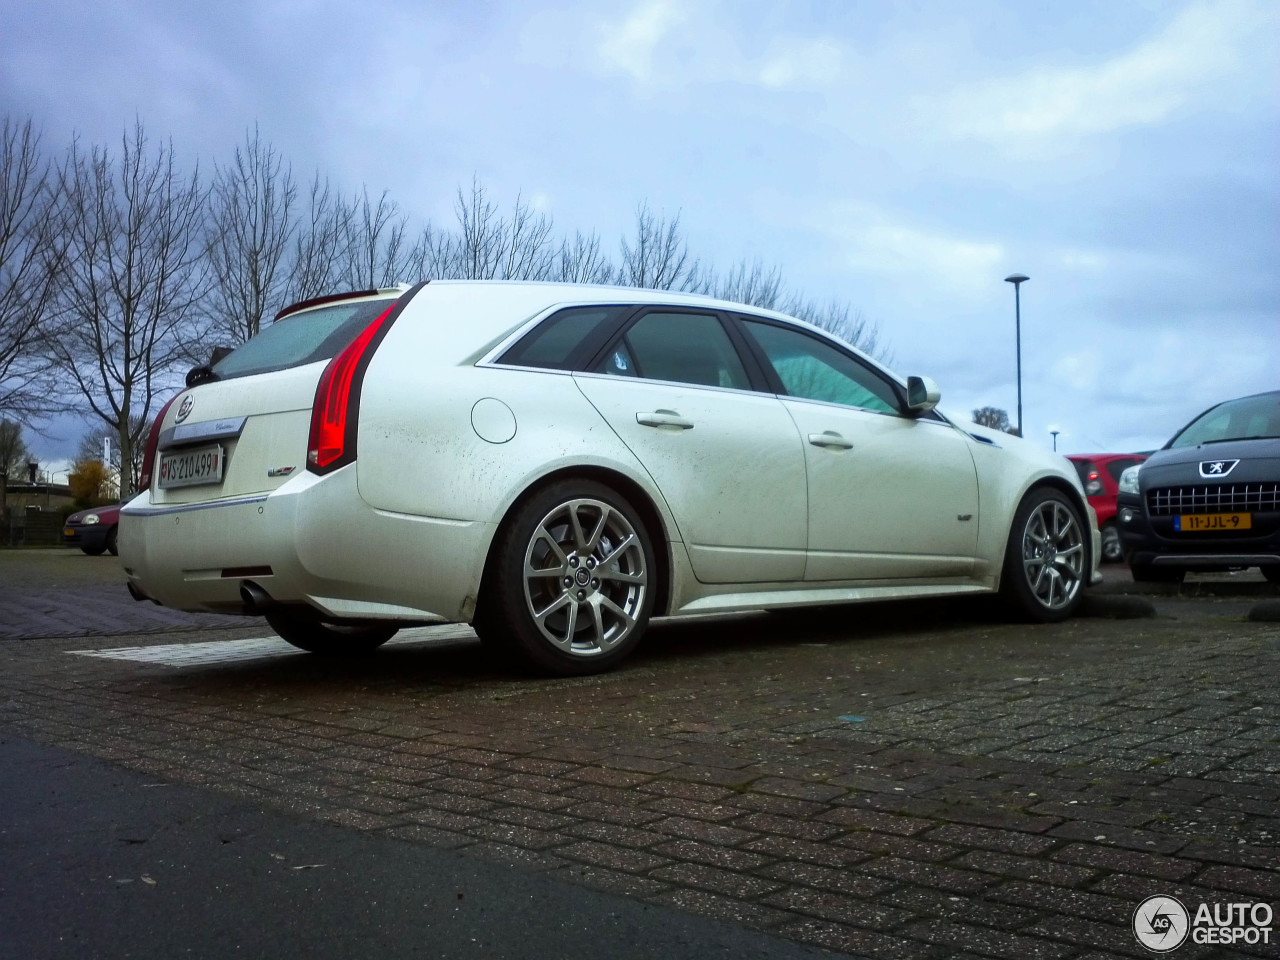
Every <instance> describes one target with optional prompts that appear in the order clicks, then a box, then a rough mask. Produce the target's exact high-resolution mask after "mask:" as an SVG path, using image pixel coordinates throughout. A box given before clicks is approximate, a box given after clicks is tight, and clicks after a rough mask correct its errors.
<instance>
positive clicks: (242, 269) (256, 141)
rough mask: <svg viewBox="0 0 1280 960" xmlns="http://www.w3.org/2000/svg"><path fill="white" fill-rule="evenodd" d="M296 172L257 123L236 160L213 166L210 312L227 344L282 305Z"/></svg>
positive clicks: (253, 330) (250, 332)
mask: <svg viewBox="0 0 1280 960" xmlns="http://www.w3.org/2000/svg"><path fill="white" fill-rule="evenodd" d="M296 195H297V188H296V187H295V185H294V182H293V172H292V170H290V168H289V167H287V166H285V165H284V164H283V161H282V160H281V158H280V155H279V154H278V153H276V151H275V149H274V148H273V147H272V146H271V145H270V144H268V143H263V142H262V140H261V138H260V137H259V135H258V129H257V127H256V126H255V127H254V129H253V132H252V134H246V135H245V143H244V146H243V148H242V147H237V148H236V151H235V154H234V156H233V158H232V162H231V163H230V164H228V165H227V166H225V167H215V172H214V178H213V185H212V189H211V203H212V206H213V209H212V211H211V212H210V218H209V220H210V230H209V237H208V247H207V249H208V257H209V266H210V269H211V270H212V272H213V281H214V282H213V286H212V289H211V291H210V294H211V296H210V298H209V307H208V309H209V312H210V314H211V316H212V317H213V319H214V321H215V324H216V326H217V331H218V333H219V334H220V335H222V336H225V337H227V338H229V340H224V342H230V343H233V344H234V343H242V342H243V341H245V340H248V339H249V338H251V337H253V336H256V335H257V333H258V330H259V329H260V328H261V326H262V320H263V317H265V316H267V315H268V314H269V312H271V311H274V310H277V309H279V308H280V307H281V306H283V305H284V304H283V300H284V298H285V292H284V289H285V286H286V284H287V282H288V279H289V278H288V276H287V274H286V271H285V267H286V264H285V263H284V257H285V254H286V252H287V251H288V246H289V240H290V238H291V237H292V235H293V233H294V229H295V224H294V223H293V212H294V211H293V207H294V201H295V199H296Z"/></svg>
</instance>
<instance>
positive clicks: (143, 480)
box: [138, 393, 182, 493]
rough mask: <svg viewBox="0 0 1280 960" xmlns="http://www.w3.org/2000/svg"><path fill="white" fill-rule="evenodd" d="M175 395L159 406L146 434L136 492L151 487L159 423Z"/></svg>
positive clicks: (175, 397)
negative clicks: (158, 410) (149, 430)
mask: <svg viewBox="0 0 1280 960" xmlns="http://www.w3.org/2000/svg"><path fill="white" fill-rule="evenodd" d="M180 396H182V394H180V393H179V394H178V395H177V396H174V397H171V398H170V400H169V402H168V403H166V404H165V405H164V406H163V407H161V408H160V412H159V413H158V414H156V419H155V422H154V423H152V424H151V432H150V433H148V434H147V450H146V453H144V454H143V455H142V475H141V476H140V477H139V478H138V493H142V491H143V490H147V489H150V487H151V473H152V471H153V470H154V469H155V465H156V446H157V445H158V444H159V443H160V424H162V423H164V415H165V414H166V413H168V412H169V408H170V407H172V406H173V401H174V400H177V399H178V397H180Z"/></svg>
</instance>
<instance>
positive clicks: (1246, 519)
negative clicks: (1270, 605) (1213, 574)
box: [1116, 390, 1280, 583]
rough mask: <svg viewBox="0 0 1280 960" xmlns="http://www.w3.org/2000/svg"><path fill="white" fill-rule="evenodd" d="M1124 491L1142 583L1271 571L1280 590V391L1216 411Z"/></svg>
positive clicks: (1125, 481) (1136, 470) (1130, 545)
mask: <svg viewBox="0 0 1280 960" xmlns="http://www.w3.org/2000/svg"><path fill="white" fill-rule="evenodd" d="M1119 487H1120V492H1119V495H1118V497H1117V504H1116V505H1117V518H1118V520H1119V529H1120V542H1121V545H1122V547H1123V549H1124V556H1125V559H1126V560H1128V562H1129V567H1130V568H1131V569H1132V570H1133V579H1135V580H1139V581H1165V582H1175V583H1176V582H1177V581H1180V580H1181V579H1182V577H1183V574H1185V573H1186V572H1187V571H1188V570H1229V569H1238V568H1242V567H1261V568H1262V572H1263V574H1264V575H1265V576H1266V578H1267V579H1268V580H1270V581H1272V582H1273V583H1274V582H1280V390H1276V391H1273V392H1271V393H1259V394H1255V395H1253V396H1251V397H1241V398H1240V399H1239V400H1228V401H1226V402H1225V403H1220V404H1218V405H1217V406H1215V407H1210V408H1209V409H1208V410H1206V411H1205V412H1204V413H1202V414H1200V416H1198V417H1196V418H1195V419H1194V420H1192V421H1191V422H1190V423H1189V424H1187V425H1186V426H1185V427H1183V428H1182V429H1181V430H1179V431H1178V432H1177V433H1176V434H1174V436H1173V439H1172V440H1170V441H1169V442H1168V443H1167V444H1165V445H1164V447H1163V448H1162V449H1160V450H1157V451H1156V452H1155V453H1154V454H1152V455H1151V457H1150V458H1149V459H1148V460H1147V461H1146V462H1145V463H1142V464H1139V465H1138V466H1134V467H1130V468H1129V469H1128V470H1126V471H1125V472H1124V473H1123V474H1121V476H1120V484H1119Z"/></svg>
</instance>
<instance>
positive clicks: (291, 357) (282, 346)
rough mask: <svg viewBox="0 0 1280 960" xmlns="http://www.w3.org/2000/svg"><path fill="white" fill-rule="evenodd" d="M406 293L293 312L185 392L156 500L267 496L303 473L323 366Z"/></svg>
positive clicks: (159, 440) (172, 409) (159, 469)
mask: <svg viewBox="0 0 1280 960" xmlns="http://www.w3.org/2000/svg"><path fill="white" fill-rule="evenodd" d="M401 292H402V291H401V290H400V289H391V290H382V291H368V292H367V293H366V294H353V295H350V296H347V297H344V298H342V299H340V300H337V301H336V302H334V298H325V301H326V302H322V303H318V304H316V305H315V306H310V307H307V306H306V305H305V304H303V305H301V306H300V307H294V308H288V309H286V310H284V311H281V314H280V315H279V317H278V318H277V319H276V321H275V322H274V323H273V324H271V325H270V326H269V327H266V328H264V329H263V330H262V332H261V333H259V334H258V335H257V336H256V337H254V338H253V339H252V340H250V341H248V342H247V343H244V344H242V345H241V346H239V347H238V348H236V349H235V350H234V351H232V352H231V353H230V354H228V355H227V356H225V357H223V358H222V359H221V360H219V361H218V362H217V363H215V364H214V365H213V366H212V368H211V371H210V373H209V374H208V376H209V378H210V379H209V380H208V382H205V383H200V384H199V385H197V386H193V387H190V388H188V389H187V390H184V391H183V392H182V393H180V394H179V395H178V396H177V397H175V398H174V400H173V401H172V402H171V403H170V405H169V406H168V408H167V409H166V410H165V412H164V414H163V415H162V418H161V420H160V423H159V425H158V426H159V430H158V433H157V435H156V452H155V457H154V461H153V465H152V476H151V491H150V492H151V502H152V503H154V504H184V503H199V502H203V501H211V500H222V499H226V498H230V497H243V496H250V495H253V494H261V493H269V492H270V491H272V490H275V489H276V488H277V487H279V486H280V485H281V484H283V483H285V482H286V481H287V480H288V479H289V478H290V477H292V476H296V475H298V474H299V473H300V472H302V471H303V470H305V469H306V466H307V446H308V438H309V433H310V426H311V412H312V407H313V404H314V402H315V396H316V386H317V384H318V382H319V380H320V376H321V374H322V373H323V372H324V369H325V366H326V365H327V363H328V361H329V360H331V359H332V358H333V357H335V356H336V355H337V354H338V353H340V352H341V351H342V350H343V349H344V348H345V347H346V346H347V345H348V344H350V343H351V342H352V340H354V339H355V338H356V337H357V336H358V335H359V334H360V333H361V331H363V330H364V329H365V328H366V327H368V325H369V324H370V323H371V322H372V321H373V320H375V319H376V318H377V317H378V316H379V314H381V313H382V312H383V311H385V310H386V309H387V307H388V306H389V305H391V304H392V303H394V302H395V300H396V299H397V298H398V296H399V295H400V293H401Z"/></svg>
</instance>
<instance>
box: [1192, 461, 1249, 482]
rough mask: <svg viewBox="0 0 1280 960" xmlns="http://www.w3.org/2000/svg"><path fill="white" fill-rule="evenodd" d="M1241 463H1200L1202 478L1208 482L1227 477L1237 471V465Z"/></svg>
mask: <svg viewBox="0 0 1280 960" xmlns="http://www.w3.org/2000/svg"><path fill="white" fill-rule="evenodd" d="M1239 462H1240V461H1239V460H1202V461H1201V462H1200V476H1202V477H1204V478H1205V479H1206V480H1212V479H1214V478H1216V477H1225V476H1226V475H1227V474H1228V473H1230V472H1231V471H1232V470H1234V469H1235V466H1236V464H1237V463H1239Z"/></svg>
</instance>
